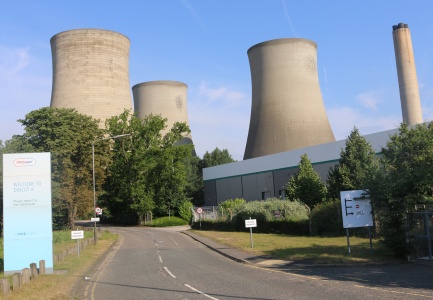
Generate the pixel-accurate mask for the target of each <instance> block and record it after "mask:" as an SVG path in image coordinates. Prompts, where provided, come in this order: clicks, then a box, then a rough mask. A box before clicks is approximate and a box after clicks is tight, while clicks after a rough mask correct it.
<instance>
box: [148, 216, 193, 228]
mask: <svg viewBox="0 0 433 300" xmlns="http://www.w3.org/2000/svg"><path fill="white" fill-rule="evenodd" d="M182 225H188V221H185V220H184V219H182V218H178V217H162V218H157V219H154V220H153V221H152V224H147V225H146V226H150V227H169V226H182Z"/></svg>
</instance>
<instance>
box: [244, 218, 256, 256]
mask: <svg viewBox="0 0 433 300" xmlns="http://www.w3.org/2000/svg"><path fill="white" fill-rule="evenodd" d="M253 227H257V220H256V219H251V217H250V219H249V220H245V228H249V229H250V242H251V248H253V247H254V244H253Z"/></svg>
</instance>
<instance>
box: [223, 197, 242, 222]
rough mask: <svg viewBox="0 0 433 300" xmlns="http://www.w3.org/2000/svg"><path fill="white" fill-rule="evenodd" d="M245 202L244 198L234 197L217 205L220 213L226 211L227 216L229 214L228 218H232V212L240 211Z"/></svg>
mask: <svg viewBox="0 0 433 300" xmlns="http://www.w3.org/2000/svg"><path fill="white" fill-rule="evenodd" d="M245 203H246V201H245V200H244V199H241V198H236V199H228V200H226V201H224V202H221V203H219V204H218V206H219V209H220V212H221V214H222V215H224V213H226V214H227V216H230V218H229V220H232V217H233V214H236V213H237V212H238V211H240V210H241V209H242V208H243V207H244V205H245Z"/></svg>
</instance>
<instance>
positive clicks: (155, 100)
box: [132, 80, 192, 144]
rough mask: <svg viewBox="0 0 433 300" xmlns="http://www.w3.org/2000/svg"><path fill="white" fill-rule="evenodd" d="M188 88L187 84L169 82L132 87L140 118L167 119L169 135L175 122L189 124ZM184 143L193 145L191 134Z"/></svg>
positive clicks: (156, 82)
mask: <svg viewBox="0 0 433 300" xmlns="http://www.w3.org/2000/svg"><path fill="white" fill-rule="evenodd" d="M187 89H188V86H187V85H186V84H185V83H182V82H178V81H169V80H158V81H148V82H143V83H139V84H136V85H134V86H133V87H132V94H133V97H134V110H135V112H136V113H137V114H138V117H139V118H142V119H143V118H144V117H145V116H148V115H150V114H152V115H160V116H161V117H163V118H166V119H167V122H166V125H167V127H166V130H165V131H164V132H163V134H165V133H167V132H168V131H169V130H170V129H171V128H172V126H173V124H174V123H175V122H185V123H186V124H187V125H189V123H188V110H187V108H188V101H187V100H188V98H187ZM182 143H188V144H192V138H191V134H188V135H186V136H185V137H184V138H183V139H182Z"/></svg>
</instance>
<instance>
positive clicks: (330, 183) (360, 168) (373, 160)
mask: <svg viewBox="0 0 433 300" xmlns="http://www.w3.org/2000/svg"><path fill="white" fill-rule="evenodd" d="M378 168H379V164H378V159H377V156H376V153H375V152H374V150H373V148H372V147H371V144H370V143H368V142H367V141H366V140H365V138H364V137H363V136H361V135H360V133H359V131H358V129H356V127H355V128H354V129H353V130H352V132H351V133H350V135H349V136H348V138H347V140H346V147H345V149H344V150H342V151H341V153H340V159H339V162H338V165H337V166H335V167H334V168H332V169H331V170H330V171H329V173H328V178H327V188H328V197H329V198H340V191H347V190H362V189H368V188H369V186H370V183H371V182H372V181H373V180H374V174H376V173H377V170H378Z"/></svg>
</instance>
